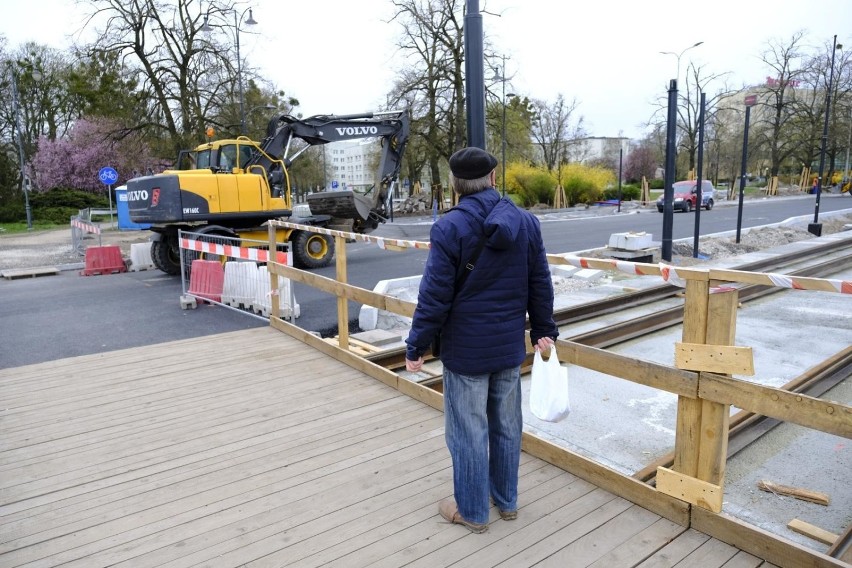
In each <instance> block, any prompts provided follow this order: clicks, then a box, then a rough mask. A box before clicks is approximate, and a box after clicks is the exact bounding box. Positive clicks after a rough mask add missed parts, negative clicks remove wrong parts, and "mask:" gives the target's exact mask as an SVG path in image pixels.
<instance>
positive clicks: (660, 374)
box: [527, 332, 698, 398]
mask: <svg viewBox="0 0 852 568" xmlns="http://www.w3.org/2000/svg"><path fill="white" fill-rule="evenodd" d="M527 333H529V332H527ZM527 338H529V335H528V336H527ZM527 345H528V346H529V339H528V340H527ZM556 352H557V354H558V355H559V360H560V361H562V362H565V363H568V364H571V365H582V366H583V367H585V368H587V369H591V370H593V371H598V372H601V373H604V374H606V375H611V376H613V377H619V378H622V379H627V380H629V381H632V382H634V383H639V384H640V385H646V386H649V387H653V388H656V389H660V390H664V391H668V392H671V393H674V394H677V395H680V396H685V397H689V398H697V393H698V374H697V373H693V372H691V371H683V370H680V369H674V368H672V367H670V366H668V365H661V364H659V363H653V362H651V361H644V360H642V359H638V358H636V357H635V356H626V355H621V354H618V353H613V352H611V351H607V350H605V349H599V348H597V347H590V346H588V345H582V344H580V343H574V342H572V341H566V340H564V339H560V340H558V341H557V342H556Z"/></svg>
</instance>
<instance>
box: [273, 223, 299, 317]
mask: <svg viewBox="0 0 852 568" xmlns="http://www.w3.org/2000/svg"><path fill="white" fill-rule="evenodd" d="M277 236H278V235H277V231H276V230H275V226H274V225H272V224H270V225H269V251H268V252H267V262H266V264H267V268H268V266H269V264H271V263H273V262H275V259H276V255H275V253H276V251H277V250H278V239H277ZM269 290H270V291H271V292H272V297H271V298H270V302H269V305H270V310H269V321H270V322H271V321H272V320H273V318H277V317H278V316H279V315H280V314H281V298H279V297H278V275H277V274H273V272H272V271H271V270H270V271H269ZM290 321H291V322H292V321H293V318H290Z"/></svg>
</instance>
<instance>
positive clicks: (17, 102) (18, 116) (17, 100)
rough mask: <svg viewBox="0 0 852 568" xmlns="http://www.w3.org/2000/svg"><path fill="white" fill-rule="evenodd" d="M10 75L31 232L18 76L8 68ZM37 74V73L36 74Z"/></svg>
mask: <svg viewBox="0 0 852 568" xmlns="http://www.w3.org/2000/svg"><path fill="white" fill-rule="evenodd" d="M9 71H10V74H11V75H12V107H13V112H14V113H15V132H16V134H17V136H16V138H17V140H18V160H19V163H20V168H21V191H22V192H23V193H24V209H25V210H26V213H27V230H28V231H32V230H33V211H32V208H31V207H30V195H29V190H28V189H27V174H26V171H27V170H26V165H27V160H26V155H25V154H24V130H23V128H22V127H21V102H20V93H19V92H18V74H17V73H16V72H15V69H14V68H13V67H12V66H11V65H10V66H9ZM36 73H37V72H36Z"/></svg>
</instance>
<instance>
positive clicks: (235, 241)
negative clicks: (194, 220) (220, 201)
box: [178, 231, 300, 321]
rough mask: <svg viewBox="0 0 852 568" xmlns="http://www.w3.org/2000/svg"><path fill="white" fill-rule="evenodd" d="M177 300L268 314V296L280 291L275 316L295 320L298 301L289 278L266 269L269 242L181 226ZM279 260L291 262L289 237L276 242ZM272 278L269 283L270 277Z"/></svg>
mask: <svg viewBox="0 0 852 568" xmlns="http://www.w3.org/2000/svg"><path fill="white" fill-rule="evenodd" d="M178 240H179V242H180V261H181V288H182V290H183V296H182V297H181V306H182V307H184V308H187V307H194V306H195V305H197V303H198V302H208V303H211V304H216V305H219V306H224V307H226V308H229V309H232V310H237V311H240V312H244V313H246V314H249V315H252V316H254V317H259V318H262V319H269V317H270V315H271V311H272V296H273V294H278V296H279V298H280V301H279V304H280V309H279V313H278V316H279V317H281V318H285V319H289V320H291V321H292V320H294V319H295V318H297V317H299V315H300V313H299V312H300V309H299V304H298V303H297V302H296V297H295V294H294V293H293V285H292V283H291V282H290V280H289V279H287V278H281V277H279V276H276V275H270V274H269V272H268V270H267V268H266V262H267V260H268V258H269V256H268V255H269V250H268V248H269V242H268V241H255V240H251V239H241V238H238V237H226V236H222V235H208V234H203V233H190V232H185V231H179V233H178ZM278 246H279V248H278V250H277V251H275V254H276V257H277V261H278V262H281V263H282V264H287V265H288V266H292V265H293V255H292V254H291V252H290V245H289V243H279V245H278ZM273 279H274V280H275V281H276V284H275V285H273V283H272V280H273Z"/></svg>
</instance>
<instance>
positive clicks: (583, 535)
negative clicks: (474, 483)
mask: <svg viewBox="0 0 852 568" xmlns="http://www.w3.org/2000/svg"><path fill="white" fill-rule="evenodd" d="M0 432H2V446H0V542H2V544H0V566H2V567H4V568H5V567H12V566H28V567H36V566H58V565H62V566H69V567H70V566H82V567H86V568H93V567H98V566H128V567H133V568H142V567H157V568H161V567H162V568H164V567H179V566H181V567H183V566H185V567H189V566H210V567H230V566H234V567H236V566H251V567H280V566H341V567H346V568H349V567H357V566H423V567H436V566H450V565H452V566H470V567H477V568H479V567H484V566H498V565H499V566H507V567H525V566H559V567H563V568H565V567H569V568H573V567H580V566H594V567H601V568H618V567H628V566H641V567H648V568H650V567H671V566H677V567H682V568H685V567H700V568H713V567H718V566H724V567H726V568H746V567H758V566H762V567H764V568H770V566H772V565H770V564H768V563H765V562H763V561H762V560H760V559H758V558H756V557H754V556H751V555H749V554H747V553H745V552H742V551H739V550H737V549H736V548H734V547H732V546H729V545H727V544H725V543H723V542H721V541H718V540H716V539H712V538H709V537H708V536H706V535H704V534H701V533H699V532H696V531H694V530H691V529H686V528H684V527H682V526H680V525H677V524H675V523H673V522H671V521H668V520H666V519H663V518H661V517H660V516H658V515H656V514H654V513H651V512H649V511H647V510H645V509H642V508H640V507H638V506H636V505H633V504H632V503H630V502H629V501H627V500H625V499H623V498H621V497H618V496H616V495H613V494H611V493H608V492H607V491H604V490H602V489H600V488H597V487H595V486H594V485H592V484H590V483H588V482H586V481H584V480H582V479H579V478H577V477H575V476H574V475H571V474H570V473H568V472H565V471H563V470H561V469H559V468H557V467H555V466H553V465H550V464H548V463H546V462H544V461H541V460H539V459H537V458H533V457H531V456H529V455H527V454H524V456H523V457H522V460H521V461H522V465H521V480H520V491H521V495H520V499H519V501H520V504H521V508H520V511H519V517H518V519H517V520H516V521H502V520H500V519H499V517H498V516H497V515H496V511H492V515H491V519H490V525H489V531H488V532H487V533H485V534H482V535H474V534H470V533H469V532H468V531H467V530H466V529H464V528H463V527H460V526H457V525H450V524H447V523H446V522H443V520H442V519H441V518H440V516H439V515H438V514H437V503H438V501H440V500H441V499H443V498H444V497H447V496H450V495H451V494H452V472H451V465H450V459H449V454H448V452H447V450H446V447H445V445H444V438H443V432H444V430H443V415H442V413H441V412H440V411H438V410H435V409H434V408H432V407H430V406H427V405H426V404H423V403H422V402H419V401H417V400H414V399H412V398H410V397H408V396H407V395H405V394H402V393H400V392H399V391H397V390H396V389H393V388H391V387H389V386H386V385H385V384H383V383H381V382H379V381H377V380H375V379H373V378H371V377H369V376H368V375H366V374H363V373H361V372H360V371H358V370H355V369H353V368H351V367H349V366H347V365H346V364H344V363H342V362H340V361H337V360H335V359H334V358H332V357H328V356H325V355H323V354H321V353H320V352H318V351H316V350H315V349H314V348H313V347H310V346H307V345H305V344H304V343H302V342H300V341H298V340H297V339H294V338H291V337H289V336H287V335H284V334H282V333H280V332H278V331H276V330H274V329H271V328H260V329H253V330H249V331H240V332H235V333H229V334H223V335H219V336H211V337H202V338H197V339H192V340H184V341H178V342H173V343H168V344H161V345H153V346H148V347H141V348H135V349H128V350H124V351H115V352H111V353H105V354H100V355H92V356H84V357H76V358H72V359H64V360H60V361H54V362H51V363H44V364H38V365H32V366H27V367H19V368H15V369H6V370H2V371H0Z"/></svg>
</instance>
